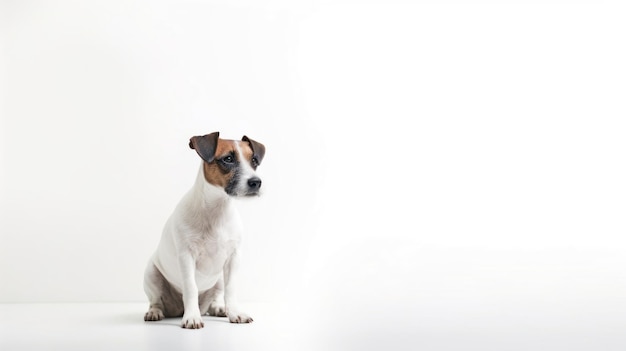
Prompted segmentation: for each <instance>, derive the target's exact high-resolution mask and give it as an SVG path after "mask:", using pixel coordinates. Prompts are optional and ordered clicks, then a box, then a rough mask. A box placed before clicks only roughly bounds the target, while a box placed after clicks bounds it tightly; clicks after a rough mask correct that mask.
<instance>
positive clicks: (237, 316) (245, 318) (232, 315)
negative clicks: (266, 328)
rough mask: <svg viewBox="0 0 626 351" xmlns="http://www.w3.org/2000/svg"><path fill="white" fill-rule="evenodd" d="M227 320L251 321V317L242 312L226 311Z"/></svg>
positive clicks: (237, 321) (233, 321)
mask: <svg viewBox="0 0 626 351" xmlns="http://www.w3.org/2000/svg"><path fill="white" fill-rule="evenodd" d="M228 320H229V321H230V322H231V323H252V321H253V319H252V317H250V316H248V315H247V314H243V313H238V312H237V313H228Z"/></svg>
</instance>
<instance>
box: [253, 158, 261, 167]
mask: <svg viewBox="0 0 626 351" xmlns="http://www.w3.org/2000/svg"><path fill="white" fill-rule="evenodd" d="M252 164H253V165H255V166H258V165H259V159H258V158H256V156H254V157H253V158H252Z"/></svg>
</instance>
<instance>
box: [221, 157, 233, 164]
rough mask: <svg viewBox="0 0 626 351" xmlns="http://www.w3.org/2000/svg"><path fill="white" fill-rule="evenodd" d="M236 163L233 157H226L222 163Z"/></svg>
mask: <svg viewBox="0 0 626 351" xmlns="http://www.w3.org/2000/svg"><path fill="white" fill-rule="evenodd" d="M234 161H235V159H234V158H233V157H232V156H226V157H224V158H222V162H224V163H233V162H234Z"/></svg>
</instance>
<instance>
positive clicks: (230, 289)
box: [144, 147, 255, 328]
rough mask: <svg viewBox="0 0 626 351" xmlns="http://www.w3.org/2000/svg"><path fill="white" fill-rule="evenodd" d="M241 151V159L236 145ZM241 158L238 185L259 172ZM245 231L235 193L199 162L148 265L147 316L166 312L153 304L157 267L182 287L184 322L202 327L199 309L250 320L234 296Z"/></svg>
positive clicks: (232, 319)
mask: <svg viewBox="0 0 626 351" xmlns="http://www.w3.org/2000/svg"><path fill="white" fill-rule="evenodd" d="M237 151H238V152H239V156H240V159H241V150H239V148H238V147H237ZM240 164H241V165H242V166H243V167H244V169H243V170H241V177H240V180H239V183H240V184H238V185H237V186H238V188H241V189H244V187H245V186H246V184H247V180H248V179H249V178H250V177H253V176H255V172H254V170H253V169H252V167H250V165H248V164H247V162H240ZM244 165H245V166H244ZM241 237H242V225H241V222H240V219H239V214H238V212H237V211H236V209H235V207H234V204H233V200H232V198H231V197H230V196H229V195H227V194H226V192H225V191H224V189H222V188H221V187H217V186H215V185H212V184H210V183H208V182H207V181H206V179H205V178H204V172H203V167H202V165H201V166H200V170H199V172H198V176H197V178H196V181H195V183H194V185H193V187H192V188H191V189H190V190H189V191H188V192H187V194H185V195H184V196H183V198H182V199H181V200H180V202H179V204H178V205H177V206H176V208H175V210H174V212H173V213H172V215H171V216H170V217H169V219H168V221H167V222H166V224H165V227H164V229H163V234H162V237H161V241H160V243H159V246H158V248H157V250H156V252H155V253H154V255H153V256H152V258H151V261H150V263H149V264H148V268H147V269H146V277H145V280H144V289H145V291H146V294H147V295H148V297H149V299H150V304H151V308H150V310H149V311H148V313H146V320H158V319H161V318H163V313H162V311H158V310H159V308H155V307H153V306H158V304H159V303H160V301H159V296H160V294H161V293H162V291H161V290H160V289H161V287H160V285H159V282H158V281H155V280H154V279H153V273H154V267H156V268H157V269H158V270H159V271H160V272H161V273H162V275H163V276H164V277H165V279H166V280H167V281H168V282H169V283H170V284H171V285H172V286H173V287H174V288H175V290H176V291H177V292H179V293H182V297H183V304H184V314H183V318H182V327H184V328H202V327H203V322H202V317H201V315H202V314H204V313H207V312H208V313H210V314H212V315H221V314H224V312H225V314H226V315H227V316H228V318H229V320H230V322H233V323H248V322H251V321H252V318H250V317H249V316H248V315H246V314H244V313H241V312H240V311H239V309H238V307H237V301H236V298H235V289H236V288H235V283H236V282H235V276H236V271H237V263H238V257H239V245H240V242H241ZM153 264H154V266H153ZM222 286H223V288H222ZM210 289H212V290H210ZM206 291H208V292H209V294H208V295H209V297H208V298H207V299H206V301H199V297H198V295H199V294H201V293H203V292H206ZM222 299H223V300H224V301H223V303H222ZM159 312H161V313H160V314H159ZM151 313H152V314H151ZM148 316H150V319H148Z"/></svg>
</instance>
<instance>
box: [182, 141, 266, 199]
mask: <svg viewBox="0 0 626 351" xmlns="http://www.w3.org/2000/svg"><path fill="white" fill-rule="evenodd" d="M219 136H220V133H219V132H215V133H211V134H207V135H202V136H194V137H191V139H190V140H189V147H190V148H192V149H195V150H196V152H197V153H198V155H200V157H201V158H202V159H203V160H204V166H203V167H204V178H205V179H206V181H207V182H209V183H211V184H212V185H215V186H217V187H220V188H222V189H224V191H225V192H226V193H227V194H228V195H231V196H253V195H259V191H260V189H261V178H259V177H258V176H257V175H256V172H255V171H256V168H257V167H258V166H259V165H260V164H261V161H262V160H263V156H265V146H264V145H263V144H261V143H259V142H257V141H254V140H252V139H250V138H248V137H247V136H245V135H244V137H243V138H242V139H241V140H226V139H220V138H219Z"/></svg>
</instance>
